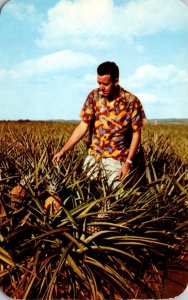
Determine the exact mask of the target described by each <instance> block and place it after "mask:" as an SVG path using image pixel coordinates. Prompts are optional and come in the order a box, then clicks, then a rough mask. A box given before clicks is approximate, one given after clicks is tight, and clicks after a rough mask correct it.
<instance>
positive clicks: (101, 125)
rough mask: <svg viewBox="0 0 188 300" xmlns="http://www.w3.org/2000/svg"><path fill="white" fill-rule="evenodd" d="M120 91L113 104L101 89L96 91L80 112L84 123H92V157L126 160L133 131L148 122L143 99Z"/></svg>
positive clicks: (90, 148)
mask: <svg viewBox="0 0 188 300" xmlns="http://www.w3.org/2000/svg"><path fill="white" fill-rule="evenodd" d="M119 88H120V93H119V97H118V98H116V99H115V100H113V101H108V99H107V98H106V97H104V96H102V94H101V92H100V90H99V89H95V90H93V91H92V92H90V94H89V95H88V97H87V99H86V101H85V103H84V105H83V108H82V111H81V113H80V117H81V120H82V121H84V122H86V123H88V124H90V132H92V136H91V141H90V144H89V154H91V155H93V156H95V157H96V158H97V157H112V158H114V159H116V160H119V161H125V159H126V158H127V156H128V152H129V147H130V144H131V140H132V132H134V131H136V130H138V129H140V128H141V126H142V124H143V120H144V119H146V116H145V113H144V110H143V107H142V104H141V102H140V100H139V99H138V98H137V97H136V96H134V95H133V94H131V93H129V92H128V91H126V90H124V89H123V88H122V87H119Z"/></svg>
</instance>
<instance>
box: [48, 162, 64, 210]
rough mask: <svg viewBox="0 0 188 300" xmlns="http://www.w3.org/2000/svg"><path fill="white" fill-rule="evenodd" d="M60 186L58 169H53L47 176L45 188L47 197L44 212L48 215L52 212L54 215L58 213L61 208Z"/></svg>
mask: <svg viewBox="0 0 188 300" xmlns="http://www.w3.org/2000/svg"><path fill="white" fill-rule="evenodd" d="M60 184H61V176H60V169H59V168H58V166H57V167H54V168H53V169H52V172H51V176H50V175H48V176H47V187H46V191H47V193H48V197H47V198H46V200H45V202H44V208H45V210H46V211H47V212H48V213H50V212H52V213H53V214H54V215H56V214H57V213H58V211H59V210H60V208H61V206H62V199H61V197H60V195H59V191H60Z"/></svg>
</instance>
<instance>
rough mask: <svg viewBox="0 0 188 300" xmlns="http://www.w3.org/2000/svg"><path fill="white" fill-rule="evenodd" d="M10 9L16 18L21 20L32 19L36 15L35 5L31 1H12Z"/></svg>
mask: <svg viewBox="0 0 188 300" xmlns="http://www.w3.org/2000/svg"><path fill="white" fill-rule="evenodd" d="M8 10H9V12H10V13H11V14H12V15H13V16H14V17H15V18H17V19H18V20H20V21H23V20H25V19H28V20H30V21H31V20H33V19H35V17H36V10H35V7H34V5H33V4H31V3H23V2H21V3H18V2H17V3H14V1H10V4H9V5H8Z"/></svg>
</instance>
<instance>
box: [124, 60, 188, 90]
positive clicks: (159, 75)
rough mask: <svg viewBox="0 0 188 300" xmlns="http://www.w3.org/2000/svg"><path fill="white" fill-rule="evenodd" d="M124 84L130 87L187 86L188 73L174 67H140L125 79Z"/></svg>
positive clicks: (149, 65) (148, 65)
mask: <svg viewBox="0 0 188 300" xmlns="http://www.w3.org/2000/svg"><path fill="white" fill-rule="evenodd" d="M126 84H128V85H129V86H130V87H137V88H138V87H147V86H148V87H151V86H158V85H159V84H160V86H161V87H162V86H166V87H168V88H169V86H173V85H175V84H176V85H177V84H183V85H187V84H188V72H187V71H186V70H180V69H178V68H177V67H176V66H174V65H172V64H171V65H166V66H162V67H156V66H154V65H152V64H146V65H142V66H140V67H139V68H137V70H136V72H135V73H134V74H133V75H132V76H130V77H129V78H127V80H126Z"/></svg>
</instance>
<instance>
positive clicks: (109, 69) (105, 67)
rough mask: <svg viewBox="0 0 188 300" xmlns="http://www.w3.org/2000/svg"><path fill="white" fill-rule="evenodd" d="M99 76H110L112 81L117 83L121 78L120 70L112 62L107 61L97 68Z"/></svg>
mask: <svg viewBox="0 0 188 300" xmlns="http://www.w3.org/2000/svg"><path fill="white" fill-rule="evenodd" d="M97 74H98V75H100V76H103V75H107V74H110V79H111V81H115V80H116V79H118V78H119V68H118V66H117V65H116V64H115V63H114V62H112V61H105V62H103V63H102V64H100V65H99V66H98V68H97Z"/></svg>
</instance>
